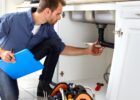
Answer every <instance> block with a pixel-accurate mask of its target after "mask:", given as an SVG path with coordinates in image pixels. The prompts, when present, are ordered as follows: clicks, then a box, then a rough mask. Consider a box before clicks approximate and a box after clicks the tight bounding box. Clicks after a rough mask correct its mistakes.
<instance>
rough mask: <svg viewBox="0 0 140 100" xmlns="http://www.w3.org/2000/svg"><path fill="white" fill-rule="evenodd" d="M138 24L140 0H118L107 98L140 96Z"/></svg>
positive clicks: (128, 99) (126, 99)
mask: <svg viewBox="0 0 140 100" xmlns="http://www.w3.org/2000/svg"><path fill="white" fill-rule="evenodd" d="M139 23H140V2H139V1H137V2H127V3H117V8H116V35H115V49H114V54H113V62H112V67H111V74H110V80H109V85H108V90H107V100H139V99H140V94H139V91H140V86H139V84H140V80H139V76H140V68H139V66H140V61H139V59H140V52H139V51H140V46H139V40H140V24H139ZM118 30H119V31H118Z"/></svg>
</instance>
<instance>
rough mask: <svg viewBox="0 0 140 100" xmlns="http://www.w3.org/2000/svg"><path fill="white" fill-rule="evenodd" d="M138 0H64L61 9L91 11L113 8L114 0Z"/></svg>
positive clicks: (114, 5) (26, 5) (21, 6)
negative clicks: (64, 4)
mask: <svg viewBox="0 0 140 100" xmlns="http://www.w3.org/2000/svg"><path fill="white" fill-rule="evenodd" d="M127 1H139V0H66V3H67V5H66V6H65V7H64V8H63V11H85V10H88V11H91V10H115V9H116V2H127ZM37 6H38V3H34V4H31V3H30V1H25V2H24V3H22V4H21V5H18V6H17V8H30V7H37Z"/></svg>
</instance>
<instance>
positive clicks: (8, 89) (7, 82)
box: [0, 69, 19, 100]
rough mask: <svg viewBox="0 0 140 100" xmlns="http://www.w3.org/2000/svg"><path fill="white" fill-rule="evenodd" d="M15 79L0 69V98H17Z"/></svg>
mask: <svg viewBox="0 0 140 100" xmlns="http://www.w3.org/2000/svg"><path fill="white" fill-rule="evenodd" d="M18 95H19V90H18V86H17V81H16V80H13V79H11V78H10V77H9V76H8V75H7V74H6V73H5V72H3V71H2V70H1V69H0V97H1V99H2V100H18Z"/></svg>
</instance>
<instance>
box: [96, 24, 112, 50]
mask: <svg viewBox="0 0 140 100" xmlns="http://www.w3.org/2000/svg"><path fill="white" fill-rule="evenodd" d="M96 25H97V28H98V34H99V37H98V42H99V44H100V45H101V46H103V47H108V48H112V49H114V43H109V42H106V41H105V40H104V29H105V28H106V26H107V24H96Z"/></svg>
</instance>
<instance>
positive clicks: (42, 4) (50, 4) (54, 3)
mask: <svg viewBox="0 0 140 100" xmlns="http://www.w3.org/2000/svg"><path fill="white" fill-rule="evenodd" d="M59 3H60V4H62V6H65V5H66V2H65V1H64V0H39V6H38V8H37V11H38V12H42V11H43V10H44V9H45V8H50V9H51V10H52V11H54V10H55V9H57V7H58V5H59Z"/></svg>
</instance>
